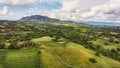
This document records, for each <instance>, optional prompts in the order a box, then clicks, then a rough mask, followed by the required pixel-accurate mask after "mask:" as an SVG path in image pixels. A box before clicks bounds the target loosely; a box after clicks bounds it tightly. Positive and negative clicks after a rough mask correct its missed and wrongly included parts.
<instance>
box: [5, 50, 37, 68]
mask: <svg viewBox="0 0 120 68" xmlns="http://www.w3.org/2000/svg"><path fill="white" fill-rule="evenodd" d="M4 67H5V68H39V60H38V53H37V49H36V48H30V49H25V50H9V51H7V54H6V58H5V61H4Z"/></svg>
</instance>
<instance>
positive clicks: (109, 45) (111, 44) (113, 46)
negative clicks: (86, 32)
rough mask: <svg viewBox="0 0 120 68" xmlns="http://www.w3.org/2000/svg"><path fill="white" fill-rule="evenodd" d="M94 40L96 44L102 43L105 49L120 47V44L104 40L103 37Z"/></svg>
mask: <svg viewBox="0 0 120 68" xmlns="http://www.w3.org/2000/svg"><path fill="white" fill-rule="evenodd" d="M92 42H93V44H95V45H101V46H102V47H103V48H105V49H116V48H118V47H120V46H119V45H120V44H115V43H111V42H109V41H107V40H102V39H97V40H96V41H92Z"/></svg>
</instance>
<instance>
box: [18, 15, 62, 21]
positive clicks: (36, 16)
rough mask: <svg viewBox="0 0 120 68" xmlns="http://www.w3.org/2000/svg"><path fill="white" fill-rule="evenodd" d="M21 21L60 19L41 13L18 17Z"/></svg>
mask: <svg viewBox="0 0 120 68" xmlns="http://www.w3.org/2000/svg"><path fill="white" fill-rule="evenodd" d="M20 20H21V21H30V22H39V21H45V22H52V21H54V22H55V21H60V20H58V19H53V18H49V17H47V16H41V15H32V16H26V17H23V18H22V19H20Z"/></svg>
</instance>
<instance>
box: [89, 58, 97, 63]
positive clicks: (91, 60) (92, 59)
mask: <svg viewBox="0 0 120 68" xmlns="http://www.w3.org/2000/svg"><path fill="white" fill-rule="evenodd" d="M89 61H90V62H92V63H97V61H96V60H95V59H94V58H90V59H89Z"/></svg>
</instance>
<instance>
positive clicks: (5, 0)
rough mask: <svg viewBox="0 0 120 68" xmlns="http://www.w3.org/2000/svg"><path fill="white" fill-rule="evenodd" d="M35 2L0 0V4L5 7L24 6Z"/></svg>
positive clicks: (30, 0)
mask: <svg viewBox="0 0 120 68" xmlns="http://www.w3.org/2000/svg"><path fill="white" fill-rule="evenodd" d="M36 1H37V0H0V4H2V5H7V6H24V5H29V4H33V3H35V2H36Z"/></svg>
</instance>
